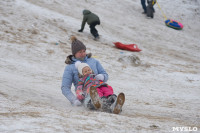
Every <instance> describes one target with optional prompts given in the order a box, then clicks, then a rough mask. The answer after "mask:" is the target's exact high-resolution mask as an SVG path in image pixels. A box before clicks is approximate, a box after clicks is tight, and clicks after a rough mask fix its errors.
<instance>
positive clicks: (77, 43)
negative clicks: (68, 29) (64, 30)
mask: <svg viewBox="0 0 200 133" xmlns="http://www.w3.org/2000/svg"><path fill="white" fill-rule="evenodd" d="M70 39H71V41H72V45H71V49H72V55H75V54H76V53H77V52H78V51H80V50H83V49H84V50H86V47H85V45H84V44H83V43H82V42H81V41H79V40H78V39H77V38H76V37H75V36H71V38H70Z"/></svg>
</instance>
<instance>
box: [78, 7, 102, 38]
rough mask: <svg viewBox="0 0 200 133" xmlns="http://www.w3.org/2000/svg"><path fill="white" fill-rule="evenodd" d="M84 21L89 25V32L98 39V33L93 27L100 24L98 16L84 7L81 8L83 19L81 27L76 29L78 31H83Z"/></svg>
mask: <svg viewBox="0 0 200 133" xmlns="http://www.w3.org/2000/svg"><path fill="white" fill-rule="evenodd" d="M86 22H87V24H88V25H89V26H90V33H91V34H92V35H93V36H94V38H95V39H98V38H99V33H98V31H97V29H96V28H95V26H96V25H100V19H99V17H98V16H97V15H96V14H94V13H92V12H91V11H89V10H86V9H85V10H83V21H82V25H81V29H80V30H78V31H79V32H83V30H84V27H85V23H86Z"/></svg>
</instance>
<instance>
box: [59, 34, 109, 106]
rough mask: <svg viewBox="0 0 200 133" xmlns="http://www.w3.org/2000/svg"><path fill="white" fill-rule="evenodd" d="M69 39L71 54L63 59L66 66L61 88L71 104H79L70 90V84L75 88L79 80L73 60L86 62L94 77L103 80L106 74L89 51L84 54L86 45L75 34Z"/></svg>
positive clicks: (105, 79)
mask: <svg viewBox="0 0 200 133" xmlns="http://www.w3.org/2000/svg"><path fill="white" fill-rule="evenodd" d="M71 41H72V44H71V50H72V54H71V55H69V56H67V59H66V60H65V63H66V64H67V66H66V67H65V70H64V73H63V78H62V86H61V89H62V93H63V95H64V96H65V97H66V98H67V99H68V100H69V101H70V103H71V104H72V105H76V106H79V105H81V104H82V103H81V102H80V101H79V100H78V99H77V97H76V96H75V95H74V94H73V93H72V91H71V87H72V84H73V85H74V86H75V88H77V86H78V80H79V75H78V70H77V69H76V67H75V62H76V61H81V62H84V63H87V64H88V65H89V66H90V68H91V69H92V70H93V72H94V74H96V79H99V80H102V81H104V82H106V81H107V80H108V74H107V72H106V71H105V69H104V68H103V67H102V65H101V63H100V62H99V61H98V60H96V59H94V58H92V57H91V56H92V54H91V53H89V54H86V46H85V45H84V44H83V43H82V42H81V41H79V40H78V39H77V38H76V37H75V36H72V37H71Z"/></svg>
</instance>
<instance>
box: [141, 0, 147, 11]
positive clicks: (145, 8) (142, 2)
mask: <svg viewBox="0 0 200 133" xmlns="http://www.w3.org/2000/svg"><path fill="white" fill-rule="evenodd" d="M145 2H146V0H141V4H142V8H143V9H144V13H147V7H146V3H145Z"/></svg>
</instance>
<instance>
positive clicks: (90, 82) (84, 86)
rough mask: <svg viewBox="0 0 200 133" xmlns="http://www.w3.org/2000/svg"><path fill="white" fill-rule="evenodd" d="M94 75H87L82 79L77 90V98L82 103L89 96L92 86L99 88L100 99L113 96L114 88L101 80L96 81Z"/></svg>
mask: <svg viewBox="0 0 200 133" xmlns="http://www.w3.org/2000/svg"><path fill="white" fill-rule="evenodd" d="M94 76H95V75H94V74H90V75H86V76H84V77H83V78H80V79H79V81H78V86H77V88H76V96H77V98H78V99H79V100H80V101H81V100H84V98H85V97H86V96H87V95H88V94H89V89H90V87H91V86H94V87H96V88H97V91H98V94H99V97H103V96H105V97H108V96H109V95H112V94H113V88H112V87H111V86H109V85H108V84H106V83H105V82H103V81H101V80H96V79H95V78H94Z"/></svg>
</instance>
